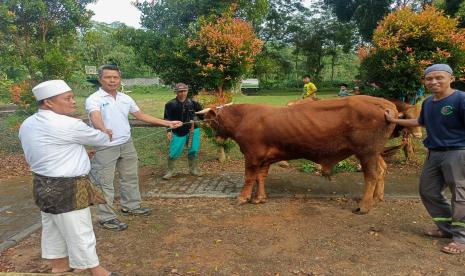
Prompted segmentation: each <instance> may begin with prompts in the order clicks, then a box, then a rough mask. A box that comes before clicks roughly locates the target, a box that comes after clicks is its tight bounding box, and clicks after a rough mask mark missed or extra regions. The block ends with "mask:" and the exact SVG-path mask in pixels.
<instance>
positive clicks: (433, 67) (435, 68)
mask: <svg viewBox="0 0 465 276" xmlns="http://www.w3.org/2000/svg"><path fill="white" fill-rule="evenodd" d="M434 71H443V72H447V73H449V74H451V75H452V74H453V73H452V68H450V66H449V65H447V64H433V65H431V66H430V67H428V68H426V69H425V76H426V75H428V74H429V73H431V72H434Z"/></svg>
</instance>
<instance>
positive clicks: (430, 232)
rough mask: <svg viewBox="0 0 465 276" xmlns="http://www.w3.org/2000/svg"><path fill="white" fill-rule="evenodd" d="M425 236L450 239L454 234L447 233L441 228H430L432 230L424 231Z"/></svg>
mask: <svg viewBox="0 0 465 276" xmlns="http://www.w3.org/2000/svg"><path fill="white" fill-rule="evenodd" d="M423 234H424V235H425V236H428V237H431V238H439V239H450V238H452V235H451V234H449V233H445V232H444V231H442V230H440V229H437V228H436V229H430V230H425V231H424V232H423Z"/></svg>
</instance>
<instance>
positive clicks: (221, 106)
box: [216, 102, 233, 109]
mask: <svg viewBox="0 0 465 276" xmlns="http://www.w3.org/2000/svg"><path fill="white" fill-rule="evenodd" d="M232 104H233V102H230V103H227V104H223V105H220V106H218V107H216V109H220V108H223V107H226V106H228V105H232Z"/></svg>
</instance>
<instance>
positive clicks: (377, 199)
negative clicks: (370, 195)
mask: <svg viewBox="0 0 465 276" xmlns="http://www.w3.org/2000/svg"><path fill="white" fill-rule="evenodd" d="M374 200H375V201H378V202H384V196H382V197H375V198H374Z"/></svg>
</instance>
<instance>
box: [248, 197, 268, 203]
mask: <svg viewBox="0 0 465 276" xmlns="http://www.w3.org/2000/svg"><path fill="white" fill-rule="evenodd" d="M251 202H252V203H253V204H260V203H265V202H266V198H254V199H252V201H251Z"/></svg>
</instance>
